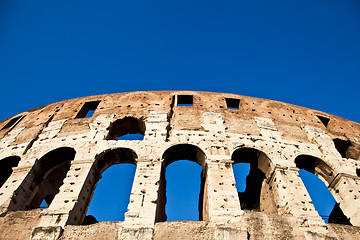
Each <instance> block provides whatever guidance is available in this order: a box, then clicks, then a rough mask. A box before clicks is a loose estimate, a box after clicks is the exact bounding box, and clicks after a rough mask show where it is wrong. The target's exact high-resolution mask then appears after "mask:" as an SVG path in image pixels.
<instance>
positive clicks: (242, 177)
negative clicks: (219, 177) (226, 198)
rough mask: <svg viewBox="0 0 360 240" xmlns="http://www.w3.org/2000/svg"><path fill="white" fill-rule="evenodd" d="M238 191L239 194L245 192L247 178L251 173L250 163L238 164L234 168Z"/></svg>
mask: <svg viewBox="0 0 360 240" xmlns="http://www.w3.org/2000/svg"><path fill="white" fill-rule="evenodd" d="M233 170H234V176H235V182H236V189H237V191H238V192H239V193H243V192H245V188H246V178H247V176H248V175H249V173H250V163H236V164H234V166H233Z"/></svg>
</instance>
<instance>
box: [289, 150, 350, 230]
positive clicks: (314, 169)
mask: <svg viewBox="0 0 360 240" xmlns="http://www.w3.org/2000/svg"><path fill="white" fill-rule="evenodd" d="M295 164H296V167H297V168H299V169H304V170H306V171H308V172H310V173H312V174H314V175H317V176H318V177H319V179H320V180H321V181H322V182H324V183H325V185H326V187H328V190H330V189H329V188H330V184H331V183H332V182H333V180H334V179H335V177H336V176H335V174H334V169H333V168H332V167H331V166H330V165H329V164H328V163H326V162H325V161H323V160H322V159H320V158H318V157H314V156H311V155H307V154H301V155H298V156H297V157H296V158H295ZM329 192H330V193H331V194H332V195H333V196H334V198H335V200H336V201H337V202H336V203H335V206H334V208H333V210H332V212H331V214H330V216H329V222H330V223H342V224H350V222H349V220H348V218H347V217H346V216H345V214H344V213H343V211H342V209H341V208H340V203H339V202H338V199H341V198H339V197H337V196H336V191H329ZM334 193H335V195H334Z"/></svg>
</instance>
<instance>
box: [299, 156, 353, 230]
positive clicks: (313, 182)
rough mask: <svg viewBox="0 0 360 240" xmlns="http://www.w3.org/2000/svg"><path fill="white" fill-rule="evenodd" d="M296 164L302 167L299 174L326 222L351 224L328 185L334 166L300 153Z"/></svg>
mask: <svg viewBox="0 0 360 240" xmlns="http://www.w3.org/2000/svg"><path fill="white" fill-rule="evenodd" d="M295 163H296V166H297V167H298V168H300V171H299V176H300V178H301V179H302V181H303V183H304V185H305V187H306V190H307V191H308V193H309V195H310V197H311V200H312V203H313V205H314V207H315V209H316V211H317V212H318V213H319V215H320V216H321V217H322V218H323V220H324V221H325V222H329V223H339V224H348V225H350V221H349V219H348V218H347V217H346V216H345V215H344V213H343V211H342V210H341V208H340V205H339V203H337V202H336V201H335V199H334V197H333V196H332V194H331V192H330V191H329V189H328V187H327V185H328V184H329V183H330V182H331V181H332V179H333V178H334V176H333V175H334V174H333V170H332V168H331V167H330V166H329V165H328V164H326V163H325V162H324V161H322V160H321V159H319V158H316V157H313V156H309V155H300V156H298V157H297V158H296V159H295Z"/></svg>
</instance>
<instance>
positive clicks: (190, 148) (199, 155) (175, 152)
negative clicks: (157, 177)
mask: <svg viewBox="0 0 360 240" xmlns="http://www.w3.org/2000/svg"><path fill="white" fill-rule="evenodd" d="M162 159H163V160H164V161H163V164H165V165H164V166H165V167H167V166H168V165H169V164H170V163H173V162H175V161H177V160H181V159H188V160H190V161H193V162H196V163H197V164H199V165H200V166H202V167H203V168H204V167H205V160H206V154H205V152H204V151H203V150H202V149H201V148H200V147H198V146H195V145H193V144H188V143H180V144H174V145H172V146H170V147H168V148H167V149H166V150H165V151H164V153H163V155H162Z"/></svg>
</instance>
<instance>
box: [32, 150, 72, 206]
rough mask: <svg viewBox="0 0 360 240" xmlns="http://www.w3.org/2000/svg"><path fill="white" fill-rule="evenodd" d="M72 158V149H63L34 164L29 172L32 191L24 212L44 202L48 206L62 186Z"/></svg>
mask: <svg viewBox="0 0 360 240" xmlns="http://www.w3.org/2000/svg"><path fill="white" fill-rule="evenodd" d="M74 157H75V150H74V149H72V148H67V147H63V148H58V149H55V150H53V151H51V152H49V153H47V154H45V155H44V156H43V157H41V158H40V159H39V160H38V161H37V162H36V163H35V164H34V166H33V168H32V169H31V171H30V174H31V176H33V182H32V183H31V185H30V187H29V189H33V191H32V192H31V193H29V196H30V198H29V199H27V203H26V205H25V209H26V210H29V209H34V208H39V207H40V205H41V203H42V202H43V201H44V200H45V202H46V206H50V204H51V202H52V200H53V199H54V197H55V195H56V194H57V193H58V192H59V189H60V187H61V185H62V184H63V181H64V179H65V177H66V174H67V172H68V171H69V169H70V164H71V160H73V159H74Z"/></svg>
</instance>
